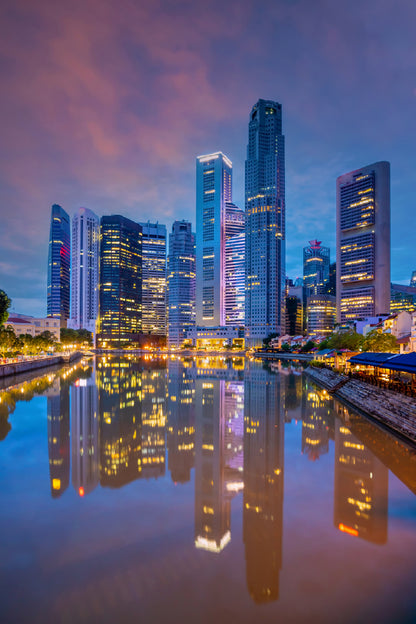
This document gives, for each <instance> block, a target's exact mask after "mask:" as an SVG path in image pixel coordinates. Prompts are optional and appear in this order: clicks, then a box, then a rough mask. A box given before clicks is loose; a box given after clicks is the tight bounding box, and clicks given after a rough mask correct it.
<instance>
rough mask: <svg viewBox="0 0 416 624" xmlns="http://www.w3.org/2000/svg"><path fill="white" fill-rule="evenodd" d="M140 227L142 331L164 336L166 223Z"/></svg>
mask: <svg viewBox="0 0 416 624" xmlns="http://www.w3.org/2000/svg"><path fill="white" fill-rule="evenodd" d="M140 225H141V227H142V330H143V332H144V333H151V334H155V335H157V336H166V225H161V224H160V223H158V222H157V223H150V221H148V222H147V223H140Z"/></svg>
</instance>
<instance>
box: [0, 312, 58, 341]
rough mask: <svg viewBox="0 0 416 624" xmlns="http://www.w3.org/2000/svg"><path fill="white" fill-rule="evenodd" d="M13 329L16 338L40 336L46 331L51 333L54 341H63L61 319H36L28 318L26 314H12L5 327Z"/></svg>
mask: <svg viewBox="0 0 416 624" xmlns="http://www.w3.org/2000/svg"><path fill="white" fill-rule="evenodd" d="M8 325H10V327H11V328H12V329H13V331H14V333H15V334H16V336H20V335H22V334H30V336H39V335H40V334H43V332H45V331H49V332H50V333H51V334H52V335H53V337H54V339H55V340H56V341H57V342H59V341H60V340H61V323H60V319H59V318H53V317H50V316H48V317H46V318H35V317H33V316H26V315H25V314H15V313H13V314H11V315H10V316H9V318H8V319H7V321H6V323H5V326H6V327H7V326H8Z"/></svg>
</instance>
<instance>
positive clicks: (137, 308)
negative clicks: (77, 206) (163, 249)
mask: <svg viewBox="0 0 416 624" xmlns="http://www.w3.org/2000/svg"><path fill="white" fill-rule="evenodd" d="M141 330H142V228H141V226H140V225H139V224H138V223H135V222H134V221H130V219H126V218H125V217H122V216H120V215H114V216H109V217H102V218H101V225H100V282H99V317H98V323H97V346H98V347H99V348H108V347H114V348H118V349H120V348H123V347H125V346H127V345H128V344H129V343H130V342H131V341H133V342H134V341H135V340H137V337H138V334H139V333H140V332H141Z"/></svg>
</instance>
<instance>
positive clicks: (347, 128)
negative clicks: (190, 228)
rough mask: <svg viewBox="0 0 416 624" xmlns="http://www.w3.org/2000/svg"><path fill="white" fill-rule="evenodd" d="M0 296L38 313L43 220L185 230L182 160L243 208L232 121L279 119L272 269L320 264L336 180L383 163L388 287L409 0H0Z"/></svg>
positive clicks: (397, 278)
mask: <svg viewBox="0 0 416 624" xmlns="http://www.w3.org/2000/svg"><path fill="white" fill-rule="evenodd" d="M0 24H1V26H0V79H1V86H2V96H1V98H0V119H1V120H2V131H1V135H0V137H1V138H0V160H1V166H0V194H1V196H0V289H3V290H5V291H6V292H7V294H8V295H9V296H10V297H11V298H12V300H13V308H12V309H13V310H14V311H15V312H20V313H24V314H33V315H45V314H46V277H47V255H48V237H49V221H50V210H51V205H52V204H53V203H58V204H60V205H61V206H62V207H63V208H64V209H65V210H66V211H67V212H68V213H69V214H70V215H71V216H72V215H73V214H74V212H75V211H76V210H77V209H78V207H80V206H85V207H87V208H90V209H91V210H93V211H94V212H95V213H96V214H98V215H99V216H102V215H106V214H122V215H125V216H127V217H129V218H131V219H133V220H136V221H147V220H148V219H150V220H152V221H156V220H159V222H160V223H165V224H166V225H167V227H168V231H169V230H170V229H171V224H172V222H173V221H174V220H175V219H189V220H191V221H192V222H193V224H195V158H196V156H198V155H200V154H206V153H210V152H215V151H222V152H224V153H225V154H226V155H227V156H228V157H229V158H230V159H231V160H232V162H233V200H234V202H235V203H237V204H238V205H240V206H242V207H244V160H245V156H246V147H247V140H248V120H249V114H250V111H251V108H252V106H253V105H254V104H255V103H256V102H257V100H258V99H259V98H264V99H272V100H275V101H278V102H280V103H281V104H282V107H283V132H284V134H285V137H286V139H285V140H286V223H287V232H286V236H287V239H286V272H287V275H288V276H289V277H292V278H296V277H298V276H301V275H302V248H303V247H304V246H306V245H307V244H308V241H309V240H312V239H315V238H317V239H318V240H321V241H322V243H323V244H324V245H327V246H329V247H330V248H331V258H332V259H333V260H335V182H336V178H337V176H339V175H341V174H342V173H345V172H347V171H351V170H353V169H357V168H359V167H362V166H364V165H368V164H370V163H373V162H377V161H380V160H387V161H389V162H390V163H391V215H392V232H391V244H392V254H391V259H392V273H391V277H392V281H394V282H401V283H408V282H409V280H410V276H411V272H412V271H413V270H415V269H416V245H415V225H416V216H415V215H416V185H415V184H414V181H415V176H416V173H415V170H416V167H415V165H416V35H415V33H416V2H415V1H414V0H365V1H364V2H363V0H359V1H358V0H349V1H348V2H345V1H343V2H341V1H338V0H263V2H261V3H259V2H256V1H254V0H240V1H235V0H226V1H225V0H221V1H218V0H210V1H209V2H202V1H200V0H194V1H193V2H192V1H188V0H186V1H181V0H175V1H172V0H151V1H148V0H118V2H115V1H114V0H82V1H79V0H71V1H69V0H67V1H66V2H65V1H62V0H61V2H56V0H51V1H50V0H37V1H36V2H31V1H30V0H3V1H2V3H1V8H0Z"/></svg>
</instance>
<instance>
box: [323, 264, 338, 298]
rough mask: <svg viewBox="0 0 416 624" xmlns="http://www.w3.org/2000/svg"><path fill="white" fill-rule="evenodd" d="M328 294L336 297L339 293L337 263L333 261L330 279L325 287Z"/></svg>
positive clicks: (330, 266) (330, 268) (330, 267)
mask: <svg viewBox="0 0 416 624" xmlns="http://www.w3.org/2000/svg"><path fill="white" fill-rule="evenodd" d="M325 294H326V295H332V297H336V294H337V263H336V262H331V264H330V265H329V281H328V283H327V285H326V289H325Z"/></svg>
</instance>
